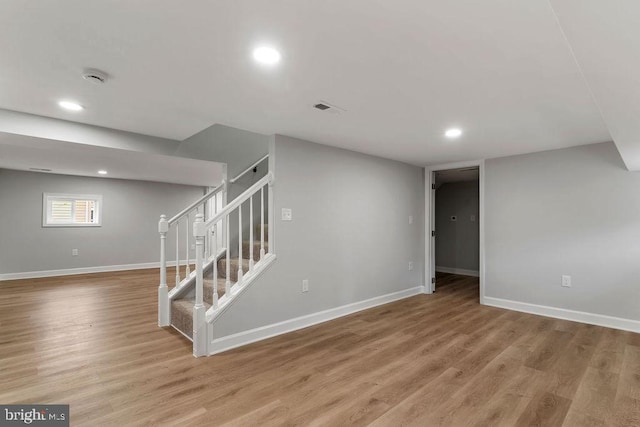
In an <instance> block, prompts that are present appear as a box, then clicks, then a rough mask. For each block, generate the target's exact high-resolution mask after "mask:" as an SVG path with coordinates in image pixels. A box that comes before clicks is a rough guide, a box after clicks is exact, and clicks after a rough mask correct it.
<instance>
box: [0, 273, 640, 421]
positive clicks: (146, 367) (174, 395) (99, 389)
mask: <svg viewBox="0 0 640 427" xmlns="http://www.w3.org/2000/svg"><path fill="white" fill-rule="evenodd" d="M157 281H158V280H157V271H156V270H141V271H132V272H118V273H108V274H94V275H82V276H72V277H62V278H55V279H34V280H20V281H11V282H0V403H4V404H8V403H69V404H70V405H71V425H72V426H110V425H114V426H137V425H153V426H156V425H180V426H191V425H193V426H205V425H206V426H210V425H227V426H256V425H260V426H268V425H291V426H293V425H326V426H343V425H374V426H398V425H416V426H439V425H443V426H525V425H526V426H529V425H538V426H563V425H564V426H580V427H585V426H625V427H626V426H640V336H639V335H638V334H633V333H629V332H623V331H618V330H612V329H607V328H601V327H596V326H589V325H583V324H579V323H573V322H568V321H563V320H555V319H550V318H545V317H538V316H533V315H528V314H524V313H517V312H513V311H507V310H502V309H498V308H492V307H484V306H480V305H479V304H478V283H477V279H474V278H468V277H463V276H454V275H444V274H443V275H440V276H439V277H438V288H437V289H438V290H437V292H436V294H434V295H431V296H427V295H420V296H416V297H413V298H408V299H405V300H402V301H398V302H395V303H392V304H387V305H384V306H380V307H377V308H374V309H371V310H367V311H364V312H361V313H357V314H354V315H351V316H348V317H344V318H341V319H337V320H334V321H332V322H328V323H325V324H322V325H318V326H315V327H311V328H307V329H304V330H301V331H297V332H293V333H290V334H287V335H283V336H280V337H276V338H273V339H270V340H267V341H263V342H260V343H256V344H252V345H249V346H246V347H243V348H240V349H237V350H234V351H229V352H227V353H224V354H221V355H217V356H214V357H210V358H201V359H195V358H193V356H192V355H191V343H190V342H188V341H187V340H185V339H184V338H183V337H182V336H181V335H180V334H178V333H177V332H176V331H174V330H172V329H161V328H158V327H157V313H156V307H157V302H156V295H157Z"/></svg>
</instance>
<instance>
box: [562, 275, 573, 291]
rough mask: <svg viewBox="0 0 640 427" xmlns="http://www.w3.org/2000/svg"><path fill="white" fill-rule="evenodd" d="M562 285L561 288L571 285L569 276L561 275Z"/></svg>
mask: <svg viewBox="0 0 640 427" xmlns="http://www.w3.org/2000/svg"><path fill="white" fill-rule="evenodd" d="M562 287H563V288H570V287H571V276H566V275H562Z"/></svg>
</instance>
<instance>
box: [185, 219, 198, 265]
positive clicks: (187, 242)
mask: <svg viewBox="0 0 640 427" xmlns="http://www.w3.org/2000/svg"><path fill="white" fill-rule="evenodd" d="M196 216H197V215H196ZM189 219H190V216H189V214H187V221H186V225H187V233H186V234H187V238H186V242H185V249H186V251H187V253H186V258H187V262H186V263H185V266H184V277H189V273H191V269H190V267H189V261H190V260H189Z"/></svg>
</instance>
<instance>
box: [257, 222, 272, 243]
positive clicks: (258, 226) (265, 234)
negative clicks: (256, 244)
mask: <svg viewBox="0 0 640 427" xmlns="http://www.w3.org/2000/svg"><path fill="white" fill-rule="evenodd" d="M253 237H254V239H256V240H257V241H260V224H258V225H256V228H255V230H254V236H253ZM268 239H269V224H265V225H264V241H265V243H266V241H267V240H268Z"/></svg>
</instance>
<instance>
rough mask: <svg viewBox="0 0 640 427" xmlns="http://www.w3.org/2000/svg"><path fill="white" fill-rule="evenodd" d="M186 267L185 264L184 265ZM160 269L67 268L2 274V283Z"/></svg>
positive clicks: (145, 265) (142, 265) (157, 265)
mask: <svg viewBox="0 0 640 427" xmlns="http://www.w3.org/2000/svg"><path fill="white" fill-rule="evenodd" d="M175 265H176V263H175V261H173V262H167V267H174V266H175ZM183 265H184V264H183ZM145 268H160V262H144V263H140V264H122V265H103V266H98V267H81V268H65V269H61V270H42V271H26V272H23V273H6V274H0V281H3V280H18V279H38V278H41V277H57V276H72V275H74V274H90V273H108V272H110V271H125V270H143V269H145Z"/></svg>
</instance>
